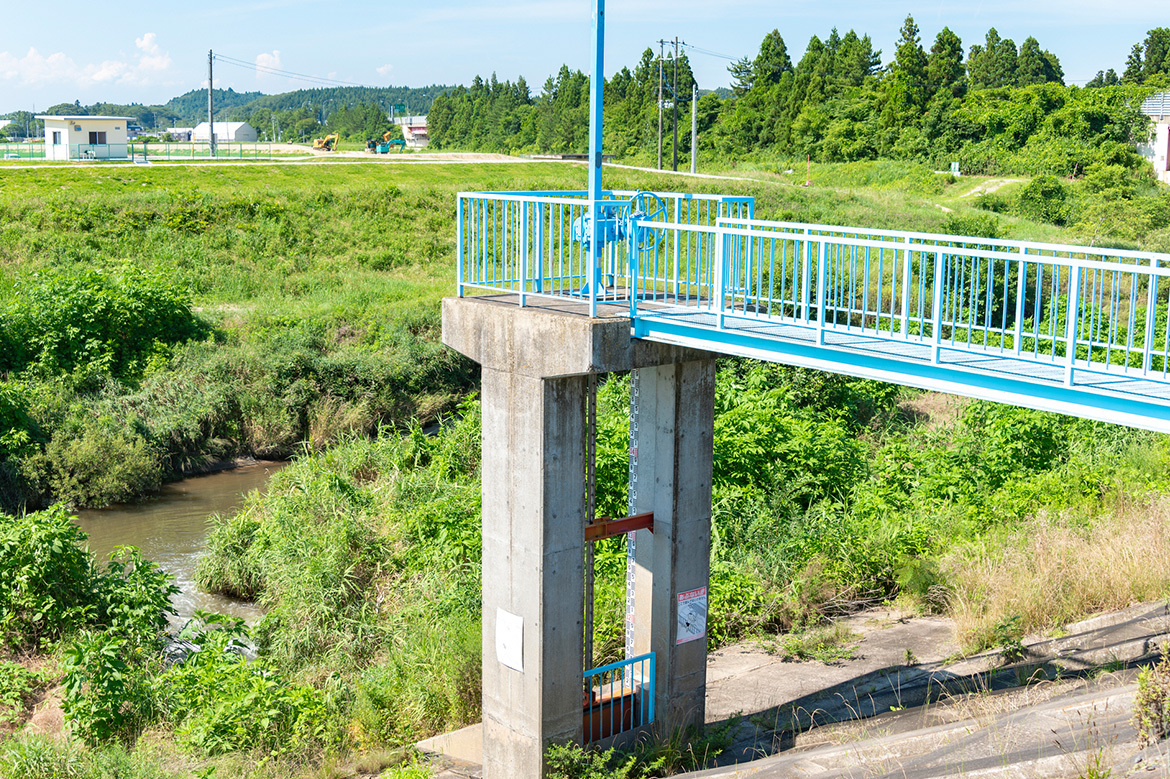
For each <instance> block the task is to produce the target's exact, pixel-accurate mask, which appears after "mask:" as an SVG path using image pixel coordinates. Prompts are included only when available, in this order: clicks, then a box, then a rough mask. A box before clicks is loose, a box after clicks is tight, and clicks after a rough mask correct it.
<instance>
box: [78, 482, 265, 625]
mask: <svg viewBox="0 0 1170 779" xmlns="http://www.w3.org/2000/svg"><path fill="white" fill-rule="evenodd" d="M282 467H284V463H259V464H256V465H248V466H244V467H242V468H236V469H234V470H230V471H221V472H220V473H213V474H209V475H207V476H196V477H193V478H190V479H184V480H183V481H181V482H176V483H174V484H168V485H167V486H166V487H164V488H163V490H162V493H161V494H160V495H159V497H158V498H156V499H154V500H150V501H147V502H144V503H136V504H133V505H125V506H115V507H113V508H108V509H101V510H99V511H81V512H78V525H79V526H80V527H81V529H82V530H83V531H85V533H87V534H88V535H89V548H90V551H92V552H93V553H94V555H95V557H96V558H97V560H98V561H99V562H101V561H105V560H107V559H109V556H110V552H112V551H113V550H114V548H115V547H118V546H123V545H125V546H136V547H138V548H139V549H141V550H142V553H143V554H144V555H145V556H146V557H147V558H149V559H151V560H153V561H154V562H156V563H158V564H159V565H160V566H162V567H163V568H164V569H165V570H166V571H167V572H169V573H170V574H171V575H172V576H174V577H175V584H176V585H177V586H178V587H179V588H181V589H182V592H180V593H179V594H178V595H176V596H174V598H173V599H172V603H173V604H174V606H175V609H176V610H177V611H178V612H179V613H178V615H177V616H174V617H172V618H171V623H172V625H173V626H175V627H181V626H182V625H183V623H185V622H186V621H187V620H188V619H189V618H190V617H191V616H192V615H193V614H194V613H195V610H196V609H202V610H204V611H215V612H219V613H221V614H228V615H231V616H235V617H241V618H243V619H244V620H245V621H246V622H247V623H248V624H250V625H251V624H255V623H256V621H257V620H259V619H260V617H261V616H262V615H263V612H262V611H261V610H260V608H259V607H257V606H256V605H255V604H253V603H247V602H244V601H238V600H234V599H232V598H225V597H222V596H220V595H209V594H208V593H205V592H200V591H199V589H198V588H197V587H196V586H195V566H196V565H197V564H198V561H199V556H200V554H201V553H202V552H203V550H204V549H205V548H206V546H207V533H208V531H209V530H210V528H211V515H213V514H216V513H218V514H230V513H232V512H234V511H236V510H237V509H239V508H240V507H241V506H242V505H243V502H244V496H246V495H247V494H248V493H249V492H251V491H252V490H257V489H259V490H262V489H264V487H265V486H266V485H267V484H268V479H269V478H270V477H271V476H272V474H273V473H275V472H276V471H278V470H280V469H281V468H282Z"/></svg>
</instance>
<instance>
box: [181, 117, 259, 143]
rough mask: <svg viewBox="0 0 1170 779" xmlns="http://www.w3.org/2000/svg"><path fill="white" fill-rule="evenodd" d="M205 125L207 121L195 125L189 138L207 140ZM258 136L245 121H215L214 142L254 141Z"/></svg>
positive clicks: (254, 129)
mask: <svg viewBox="0 0 1170 779" xmlns="http://www.w3.org/2000/svg"><path fill="white" fill-rule="evenodd" d="M207 126H208V125H207V122H203V123H201V124H198V125H196V126H195V130H194V131H193V132H192V133H191V140H193V141H204V142H206V141H207V140H209V139H208V137H207V135H208V133H207ZM259 138H260V135H259V134H258V133H257V132H256V128H255V127H253V126H252V125H250V124H248V123H247V122H216V123H215V142H216V143H255V142H256V141H257V140H259Z"/></svg>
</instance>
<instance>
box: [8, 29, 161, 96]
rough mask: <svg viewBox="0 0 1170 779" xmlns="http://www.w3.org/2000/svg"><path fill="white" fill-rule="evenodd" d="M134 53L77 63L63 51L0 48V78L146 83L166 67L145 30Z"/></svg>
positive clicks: (31, 81) (152, 36)
mask: <svg viewBox="0 0 1170 779" xmlns="http://www.w3.org/2000/svg"><path fill="white" fill-rule="evenodd" d="M134 45H135V47H136V48H137V49H138V52H137V53H135V54H134V56H133V57H129V58H123V59H109V60H103V61H101V62H97V63H86V64H82V65H79V64H78V63H77V62H76V61H75V60H74V59H73V58H72V57H70V56H69V55H67V54H65V52H61V51H58V52H55V53H53V54H50V55H48V56H45V55H43V54H41V53H40V52H39V51H37V50H36V49H35V48H30V49H29V50H28V53H27V54H25V55H24V56H23V57H18V56H16V55H14V54H11V53H10V52H6V51H0V80H3V81H15V82H17V83H19V84H21V85H24V86H38V85H41V84H51V83H66V84H73V85H75V86H79V87H91V86H94V85H95V84H130V85H149V84H153V83H155V82H156V78H155V77H156V76H157V75H158V74H162V73H164V72H165V71H167V70H169V69H170V67H171V55H170V53H169V52H165V51H163V50H162V49H161V48H160V47H159V45H158V37H157V36H156V35H155V34H154V33H152V32H148V33H146V34H145V35H143V36H142V37H141V38H135V39H134Z"/></svg>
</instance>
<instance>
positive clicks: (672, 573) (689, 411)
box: [634, 360, 715, 733]
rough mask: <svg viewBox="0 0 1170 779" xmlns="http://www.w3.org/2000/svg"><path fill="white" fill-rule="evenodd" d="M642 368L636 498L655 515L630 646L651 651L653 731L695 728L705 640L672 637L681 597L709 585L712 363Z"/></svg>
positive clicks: (642, 542)
mask: <svg viewBox="0 0 1170 779" xmlns="http://www.w3.org/2000/svg"><path fill="white" fill-rule="evenodd" d="M639 374H640V382H641V391H640V395H639V414H638V418H639V436H638V488H637V501H636V504H635V505H636V513H642V512H645V511H653V512H654V531H653V532H650V531H646V530H639V531H638V534H637V549H636V562H637V568H636V570H635V578H634V608H635V617H634V626H635V629H634V647H635V651H636V652H637V653H638V654H642V653H645V652H650V651H653V652H654V653H655V654H656V656H657V657H656V663H657V680H656V694H655V709H656V714H655V718H656V721H655V728H656V729H658V730H659V731H660V732H664V733H670V732H672V731H674V730H678V729H682V728H686V727H688V726H698V727H701V726H702V725H703V718H704V713H705V697H706V691H707V642H706V638H705V635H704V637H703V638H698V639H695V640H690V641H684V643H678V641H679V639H680V634H679V631H678V610H679V601H678V596H679V594H680V593H694V592H695V591H697V590H699V589H700V588H706V587H707V586H708V581H709V575H710V562H711V469H712V447H713V443H714V414H715V361H714V360H701V361H694V362H685V363H675V364H671V365H662V366H659V367H653V368H642V369H641V370H640V371H639ZM685 636H686V634H685V632H684V634H683V636H681V637H683V638H685Z"/></svg>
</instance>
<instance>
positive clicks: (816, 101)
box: [428, 16, 1170, 175]
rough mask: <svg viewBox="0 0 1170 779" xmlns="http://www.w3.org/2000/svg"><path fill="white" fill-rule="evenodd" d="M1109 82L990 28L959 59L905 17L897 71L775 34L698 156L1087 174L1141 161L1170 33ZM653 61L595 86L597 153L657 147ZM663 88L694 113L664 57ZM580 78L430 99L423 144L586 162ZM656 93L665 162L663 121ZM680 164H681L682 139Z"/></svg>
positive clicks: (849, 35) (684, 78) (746, 62)
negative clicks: (602, 91) (600, 137)
mask: <svg viewBox="0 0 1170 779" xmlns="http://www.w3.org/2000/svg"><path fill="white" fill-rule="evenodd" d="M1131 60H1135V61H1136V62H1138V64H1136V65H1133V64H1131V67H1127V69H1126V72H1125V74H1124V75H1123V76H1121V77H1113V78H1110V77H1109V76H1108V75H1107V74H1105V73H1102V74H1100V77H1099V79H1095V80H1094V82H1091V83H1090V84H1088V85H1086V86H1085V87H1077V86H1067V85H1065V83H1064V71H1063V68H1062V66H1061V63H1060V61H1059V59H1058V58H1057V57H1056V55H1054V54H1053V53H1052V52H1050V51H1048V50H1046V49H1044V48H1043V47H1042V46H1041V44H1040V42H1039V41H1038V40H1037V39H1036V38H1034V37H1031V36H1030V37H1028V38H1027V39H1025V40H1024V42H1023V43H1022V44H1020V45H1019V46H1018V47H1017V45H1016V44H1015V42H1014V41H1012V40H1011V39H1010V38H1004V37H1002V36H1001V35H1000V34H999V33H998V31H997V30H996V29H995V28H991V29H990V30H988V31H987V34H986V36H985V38H984V40H983V41H981V42H979V43H975V44H973V45H971V46H970V47H969V48H967V49H966V50H964V45H963V41H962V40H961V39H960V37H959V36H958V35H957V34H956V33H954V32H953V31H952V30H950V29H949V28H947V27H944V28H943V29H942V30H941V31H939V32H938V33H937V34H936V36H935V38H934V41H933V43H932V44H931V45H930V47H929V48H927V47H926V46H925V45H924V43H923V39H922V37H921V33H920V30H919V28H918V25H917V24H916V23H915V22H914V19H913V18H912V17H910V16H908V17H906V19H905V21H904V23H903V25H902V28H901V31H900V35H899V38H898V41H897V45H896V47H895V52H894V56H893V59H892V60H891V61H890V62H889V63H888V64H886V65H884V66H883V64H882V56H881V51H880V50H876V49H874V47H873V42H872V40H871V38H870V36H868V35H859V34H858V33H857V32H856V31H854V30H849V31H848V32H846V33H845V34H844V35H842V34H840V33H839V32H838V30H837V29H833V30H832V31H831V32H830V34H829V35H828V36H827V37H825V38H824V39H822V38H820V37H818V36H813V37H812V39H811V40H810V41H809V43H808V46H807V47H806V49H805V52H804V54H803V56H802V57H801V58H800V60H799V61H797V62H794V61H793V59H792V57H791V55H790V54H789V53H788V47H787V44H786V42H785V40H784V38H783V36H782V35H781V34H780V32H779V31H778V30H773V31H771V32H769V33H768V34H767V35H765V36H764V38H763V40H762V41H761V43H760V46H759V50H758V52H757V53H756V55H755V56H754V57H745V58H743V59H740V60H738V61H735V62H733V63H732V64H731V65H730V66H729V68H728V70H729V73H730V74H731V78H732V84H731V90H730V94H729V95H726V96H724V95H721V94H720V93H718V92H704V93H702V96H701V97H700V98H699V103H698V106H697V114H698V129H699V135H700V141H699V153H700V154H703V153H712V154H717V155H720V156H721V157H723V158H725V159H726V158H730V159H743V158H751V157H757V156H759V157H768V158H781V159H785V158H786V159H801V160H803V159H805V158H806V157H807V158H809V159H812V160H814V161H822V162H837V161H853V160H864V159H878V158H889V159H905V160H918V161H924V162H929V163H932V164H936V165H945V164H946V163H948V162H950V161H954V160H957V161H960V163H961V165H962V166H963V168H964V169H965V170H969V171H972V172H987V173H996V172H1018V173H1033V174H1041V173H1051V174H1060V175H1075V174H1076V173H1077V172H1078V171H1080V172H1083V171H1084V169H1085V168H1086V167H1087V166H1089V165H1092V164H1096V163H1104V164H1123V165H1127V166H1136V165H1138V164H1140V159H1141V158H1140V157H1139V156H1138V155H1137V153H1136V151H1135V149H1134V146H1135V144H1138V143H1141V142H1142V141H1144V140H1145V137H1146V133H1147V132H1148V129H1147V124H1148V123H1147V120H1146V119H1145V117H1144V116H1143V115H1142V114H1141V111H1140V104H1141V100H1142V99H1143V98H1144V97H1145V96H1146V95H1148V94H1150V93H1151V92H1153V91H1156V90H1157V89H1162V88H1166V87H1167V86H1170V29H1167V28H1157V29H1154V30H1151V31H1150V32H1149V35H1148V36H1147V38H1146V40H1145V41H1144V42H1143V43H1141V44H1136V45H1135V47H1134V54H1131ZM659 64H660V62H659V58H657V57H656V56H655V54H654V52H652V51H651V50H650V49H647V50H646V51H645V52H644V53H643V54H642V57H641V60H640V61H639V62H638V64H637V65H635V66H634V67H633V68H632V69H631V68H629V67H625V68H622V69H621V70H620V71H618V72H617V73H616V74H615V75H614V76H613V78H612V79H610V80H608V82H607V84H606V95H605V98H606V104H605V139H604V144H605V148H606V151H607V152H610V153H613V154H616V155H618V156H620V157H633V158H638V157H641V158H646V157H648V156H650V155H652V154H653V153H654V151H655V149H656V146H657V143H658V108H659V101H658V70H659ZM661 65H662V68H663V70H664V73H665V78H664V81H665V83H666V84H668V85H669V84H672V83H673V75H674V70H675V68H676V67H677V69H678V71H679V74H678V75H679V79H678V83H679V89H678V95H677V102H678V104H679V108H680V113H681V114H682V115H683V116H684V119H683V120H682V121H683V122H684V124H685V122H686V118H685V117H686V114H688V113H689V112H690V108H691V106H690V101H691V85H692V84H693V83H694V77H693V74H692V72H691V68H690V64H689V62H688V61H687V58H686V55H685V53H684V54H682V55H680V56H679V58H678V60H677V62H676V61H675V60H674V58H673V57H672V56H670V55H667V56H666V57H664V58H663V59H662V61H661ZM588 84H589V78H588V76H586V75H585V74H583V73H581V72H580V71H571V70H569V69H568V68H567V67H564V66H562V68H561V69H560V71H559V72H558V74H557V75H556V76H555V77H550V78H549V79H548V80H546V82H545V84H544V86H543V88H542V89H541V91H540V93H539V94H537V95H533V94H531V91H530V89H529V87H528V85H527V83H526V82H525V81H524V79H523V78H519V79H518V80H517V81H516V82H515V83H513V82H510V81H503V82H500V81H499V80H498V79H497V78H496V76H495V75H493V76H492V77H491V78H490V79H488V80H484V79H482V78H479V77H476V79H475V80H474V81H473V82H472V84H471V85H470V86H469V87H457V88H456V89H454V90H452V91H450V92H449V93H447V94H445V95H441V96H439V97H438V98H436V100H435V102H434V104H433V106H432V108H431V112H430V116H429V119H428V124H429V131H430V136H431V140H432V144H433V145H435V146H436V147H439V148H464V149H469V150H491V151H504V152H513V151H518V152H582V151H585V149H586V148H587V145H588V138H587V132H588V121H587V111H588V100H589V94H588V92H589V87H588ZM675 99H676V98H675V96H673V95H671V94H669V91H668V92H667V94H665V96H664V102H666V105H667V114H668V118H667V119H666V125H667V129H666V131H665V133H664V134H665V135H666V136H667V137H665V138H664V140H663V144H664V146H665V147H666V149H667V152H668V153H670V152H672V151H673V149H671V144H672V137H671V136H672V134H671V132H670V129H669V128H670V118H669V114H670V110H671V107H672V103H673V101H674V100H675ZM686 129H689V128H684V130H683V131H682V132H680V133H679V141H678V143H679V152H680V153H682V154H689V153H690V151H691V150H690V134H689V132H687V131H686Z"/></svg>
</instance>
